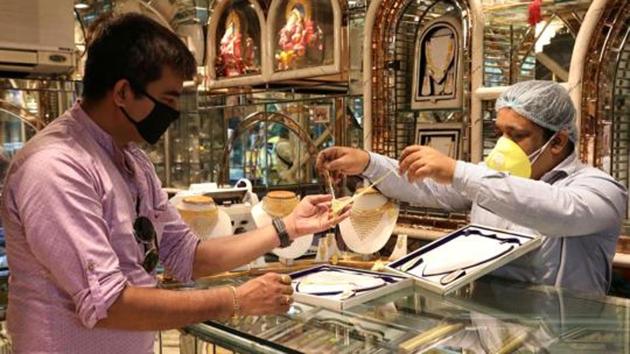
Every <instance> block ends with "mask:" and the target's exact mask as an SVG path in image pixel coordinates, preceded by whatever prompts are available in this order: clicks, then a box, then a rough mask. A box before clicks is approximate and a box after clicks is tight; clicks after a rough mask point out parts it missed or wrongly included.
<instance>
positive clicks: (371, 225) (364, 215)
mask: <svg viewBox="0 0 630 354" xmlns="http://www.w3.org/2000/svg"><path fill="white" fill-rule="evenodd" d="M393 213H395V209H394V203H393V202H391V201H387V202H386V203H385V204H383V205H381V206H380V207H378V208H374V209H359V208H357V207H353V208H352V210H351V211H350V223H351V224H352V228H353V229H354V231H355V232H356V233H357V236H359V239H360V240H361V241H365V240H366V239H368V238H369V237H370V236H371V234H372V233H373V232H374V230H376V227H377V226H378V224H380V222H381V219H382V218H383V215H388V216H394V215H393Z"/></svg>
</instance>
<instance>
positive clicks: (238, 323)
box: [183, 277, 630, 353]
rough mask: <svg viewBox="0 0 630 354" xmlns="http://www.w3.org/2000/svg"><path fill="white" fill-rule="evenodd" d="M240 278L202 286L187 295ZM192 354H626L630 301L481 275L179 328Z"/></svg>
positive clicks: (233, 282) (627, 348) (199, 285)
mask: <svg viewBox="0 0 630 354" xmlns="http://www.w3.org/2000/svg"><path fill="white" fill-rule="evenodd" d="M241 280H242V279H236V280H221V281H202V282H199V283H197V284H196V286H197V287H202V288H205V287H208V286H220V285H226V284H237V283H239V282H240V281H241ZM183 331H184V332H185V333H187V334H188V335H190V336H192V337H194V341H196V342H197V346H196V347H197V352H198V353H199V352H203V353H205V352H207V351H208V350H213V349H214V347H215V346H220V347H223V348H227V349H230V350H233V351H236V352H248V353H252V352H253V353H295V352H306V353H391V352H403V353H411V352H417V351H421V352H424V351H428V352H431V353H514V352H516V353H531V352H574V353H594V352H608V353H611V352H627V351H628V350H630V340H629V333H630V302H629V301H628V300H625V299H620V298H614V297H588V296H582V295H579V294H576V293H572V292H569V291H566V290H558V289H555V288H552V287H547V286H531V285H525V284H521V283H513V282H509V281H506V280H502V279H498V278H493V277H485V278H482V279H481V280H479V281H477V282H475V283H473V284H471V285H470V286H468V287H467V288H464V289H462V290H460V291H459V292H458V293H456V294H454V295H450V296H446V297H442V296H439V295H435V294H433V293H431V292H428V291H426V290H422V289H421V288H417V287H411V288H406V289H403V290H400V291H398V292H395V293H392V294H390V295H385V296H383V297H381V298H379V299H376V300H373V301H371V302H368V303H366V304H362V305H357V306H355V307H352V308H350V309H348V310H346V311H344V312H337V311H332V310H327V309H322V308H318V307H312V306H307V305H303V304H294V305H293V307H292V308H291V310H290V311H289V313H287V314H286V315H282V316H255V317H243V318H239V319H236V320H230V321H208V322H205V323H200V324H196V325H193V326H188V327H186V328H184V329H183Z"/></svg>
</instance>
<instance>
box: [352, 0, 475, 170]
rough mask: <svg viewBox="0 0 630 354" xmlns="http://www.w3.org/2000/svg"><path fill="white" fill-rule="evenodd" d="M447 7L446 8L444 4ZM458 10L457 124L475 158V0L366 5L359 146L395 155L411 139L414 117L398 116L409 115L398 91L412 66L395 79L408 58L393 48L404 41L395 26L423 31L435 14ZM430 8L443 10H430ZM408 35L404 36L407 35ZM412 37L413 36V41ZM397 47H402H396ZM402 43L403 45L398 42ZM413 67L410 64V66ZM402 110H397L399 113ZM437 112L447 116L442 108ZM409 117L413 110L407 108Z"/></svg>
mask: <svg viewBox="0 0 630 354" xmlns="http://www.w3.org/2000/svg"><path fill="white" fill-rule="evenodd" d="M447 3H448V4H447ZM448 5H451V6H450V7H451V9H457V11H458V12H459V16H458V21H459V22H460V23H461V24H462V27H463V30H462V32H461V33H462V39H461V41H462V43H463V44H462V48H463V51H464V52H463V53H462V55H463V62H462V69H463V70H464V73H463V75H462V77H463V78H464V79H465V81H466V82H464V84H463V90H464V93H463V95H462V104H461V108H460V109H459V112H458V114H459V115H460V116H461V117H462V118H461V122H460V123H459V124H463V130H462V132H463V135H464V137H463V139H462V143H463V148H464V155H465V156H466V157H467V158H468V159H470V160H471V161H473V162H476V161H479V160H480V158H481V148H480V147H481V137H482V134H481V133H482V130H481V128H482V125H481V112H482V111H481V108H482V106H481V99H480V98H479V97H477V96H476V95H475V94H474V92H476V90H477V89H478V88H480V87H481V86H482V83H483V51H484V48H483V34H484V15H483V12H482V6H481V1H480V0H450V1H449V0H442V1H432V0H373V1H371V2H370V5H369V8H368V12H367V14H366V20H365V33H364V39H363V40H364V42H363V48H364V52H363V67H364V70H363V104H364V110H363V111H364V128H363V143H364V148H365V149H368V150H373V151H376V152H379V153H382V154H385V155H389V156H392V157H396V156H397V154H398V152H399V151H400V150H401V148H403V147H404V146H405V144H407V143H408V141H412V139H413V137H411V134H410V132H413V131H414V130H415V124H414V119H415V120H416V121H418V120H419V119H418V117H408V116H405V115H402V114H399V112H402V113H406V114H409V112H408V111H405V110H407V109H409V108H408V107H401V106H404V105H407V103H408V102H409V97H407V96H405V97H403V96H402V95H401V94H400V92H404V93H405V95H406V94H407V88H406V87H410V86H411V83H410V82H408V81H411V79H412V78H411V76H412V74H411V73H412V68H410V67H409V66H408V65H406V66H404V67H405V68H406V69H404V70H406V73H405V75H400V72H401V70H400V68H401V67H402V65H403V64H404V63H402V62H404V61H409V60H410V57H411V56H412V55H413V54H412V55H401V54H400V52H399V47H400V48H403V47H406V45H407V44H406V43H410V42H412V41H413V39H411V41H409V42H407V41H402V40H400V38H399V37H400V36H401V34H403V33H402V31H401V28H402V29H405V30H407V29H408V27H409V26H411V25H412V24H411V22H412V21H411V20H410V18H413V19H414V20H413V22H415V23H417V27H416V30H415V31H414V32H413V33H414V34H415V33H417V30H418V28H420V27H421V28H424V27H425V26H426V24H427V23H429V22H430V21H431V20H432V19H433V18H434V16H435V15H438V16H441V15H445V14H448V13H449V12H450V11H451V10H450V9H447V8H448V7H449V6H448ZM436 6H441V7H443V8H444V9H443V10H440V12H436V11H434V9H435V8H436ZM411 9H414V10H413V12H414V14H413V15H412V16H407V17H405V14H406V13H407V12H409V10H411ZM409 33H410V32H406V34H407V35H409ZM414 38H415V37H414ZM398 42H400V44H404V45H402V46H399V43H398ZM403 42H404V43H403ZM412 65H413V64H412ZM399 83H403V84H404V85H405V89H404V90H398V86H397V85H398V84H399ZM407 85H408V86H407ZM401 108H402V110H401ZM435 110H441V111H442V112H440V114H443V115H445V118H448V117H446V115H448V112H445V111H446V110H448V109H446V108H435ZM411 111H412V112H411V113H415V112H413V111H414V109H413V108H412V109H411ZM458 119H459V118H458Z"/></svg>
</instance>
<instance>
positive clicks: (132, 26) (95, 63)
mask: <svg viewBox="0 0 630 354" xmlns="http://www.w3.org/2000/svg"><path fill="white" fill-rule="evenodd" d="M87 42H88V43H87V60H86V63H85V74H84V76H83V94H82V95H83V97H84V98H85V99H88V100H99V99H101V98H103V97H104V96H105V94H106V93H107V92H108V91H109V90H111V89H112V88H113V87H114V85H115V84H116V82H118V81H119V80H121V79H127V80H129V81H130V82H131V84H132V85H133V86H132V87H133V88H134V91H136V92H137V90H136V89H141V90H145V89H146V86H147V85H148V84H149V83H150V82H153V81H156V80H159V79H160V77H161V75H162V70H163V68H164V67H165V66H168V67H169V68H170V69H171V70H173V71H175V72H176V73H177V74H179V75H181V76H182V77H183V78H184V79H185V80H190V79H192V77H193V76H194V75H195V73H196V70H197V67H196V66H197V65H196V63H195V58H194V57H193V55H192V54H191V53H190V51H189V50H188V48H186V46H185V45H184V43H183V42H182V41H181V39H179V38H178V37H177V36H176V35H175V34H174V33H173V32H171V31H170V30H169V29H167V28H166V27H164V26H162V25H160V24H159V23H157V22H156V21H154V20H152V19H150V18H149V17H146V16H144V15H140V14H134V13H129V14H124V15H112V14H105V15H103V16H102V17H101V18H99V19H98V20H96V21H95V23H94V24H93V25H92V26H91V29H90V34H89V36H88V40H87Z"/></svg>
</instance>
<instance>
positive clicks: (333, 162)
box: [316, 147, 370, 180]
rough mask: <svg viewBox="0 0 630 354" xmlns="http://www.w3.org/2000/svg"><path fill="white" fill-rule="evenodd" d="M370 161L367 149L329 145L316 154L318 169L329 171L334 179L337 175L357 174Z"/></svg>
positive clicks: (363, 169) (337, 177)
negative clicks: (329, 146)
mask: <svg viewBox="0 0 630 354" xmlns="http://www.w3.org/2000/svg"><path fill="white" fill-rule="evenodd" d="M369 162H370V155H369V154H368V153H367V151H364V150H359V149H353V148H348V147H331V148H328V149H325V150H323V151H322V152H320V153H319V155H317V163H316V167H317V170H318V171H329V172H330V173H331V175H332V176H333V178H334V179H335V180H337V179H339V177H340V176H339V175H347V176H352V175H358V174H360V173H362V172H363V171H365V169H366V168H367V165H368V163H369Z"/></svg>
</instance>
